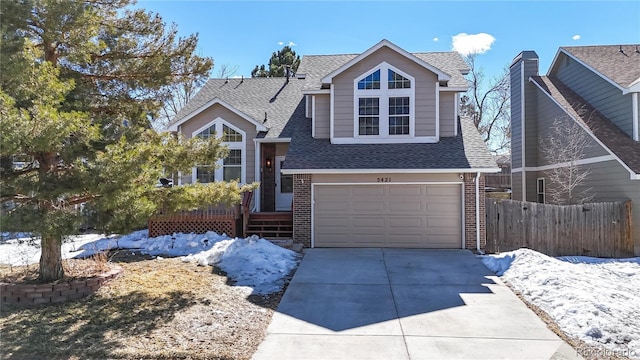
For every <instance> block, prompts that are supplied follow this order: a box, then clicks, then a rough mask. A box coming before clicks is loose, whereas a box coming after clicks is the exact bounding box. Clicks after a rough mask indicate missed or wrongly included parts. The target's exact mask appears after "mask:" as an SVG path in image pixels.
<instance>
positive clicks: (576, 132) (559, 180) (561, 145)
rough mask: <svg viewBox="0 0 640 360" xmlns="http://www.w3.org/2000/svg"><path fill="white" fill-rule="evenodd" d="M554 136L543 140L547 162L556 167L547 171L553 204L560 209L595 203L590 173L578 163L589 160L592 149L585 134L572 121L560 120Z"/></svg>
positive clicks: (555, 126) (547, 189) (556, 124)
mask: <svg viewBox="0 0 640 360" xmlns="http://www.w3.org/2000/svg"><path fill="white" fill-rule="evenodd" d="M550 130H551V135H550V136H549V137H548V138H547V139H546V140H545V139H541V140H540V148H541V149H542V155H543V156H544V158H545V159H546V162H547V163H548V164H550V165H555V166H554V167H553V168H552V169H550V170H547V171H545V176H546V178H547V179H548V180H547V184H546V189H545V192H546V196H547V197H548V198H549V199H550V200H551V201H550V202H551V203H554V204H559V205H571V204H582V203H585V202H589V201H591V200H593V198H594V197H595V193H593V192H592V188H585V186H584V182H585V181H586V179H587V177H588V176H589V174H591V170H590V169H584V168H581V167H580V165H578V163H577V162H578V161H579V160H580V159H583V158H584V157H585V152H584V149H586V148H587V147H588V146H589V137H588V136H587V134H586V133H585V131H584V130H583V129H582V128H581V127H580V126H579V125H578V124H576V123H575V122H574V121H573V120H571V119H569V118H568V117H560V118H556V119H554V121H553V125H552V126H551V129H550Z"/></svg>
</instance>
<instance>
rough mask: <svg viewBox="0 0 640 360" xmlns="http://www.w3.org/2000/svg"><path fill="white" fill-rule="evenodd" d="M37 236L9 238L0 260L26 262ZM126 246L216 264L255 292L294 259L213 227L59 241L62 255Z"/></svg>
mask: <svg viewBox="0 0 640 360" xmlns="http://www.w3.org/2000/svg"><path fill="white" fill-rule="evenodd" d="M39 244H40V240H39V239H26V238H21V239H11V240H7V241H4V242H3V243H1V244H0V264H11V265H26V264H32V263H37V262H38V261H39V259H40V253H41V252H40V247H39ZM111 249H128V250H132V251H139V252H141V253H143V254H148V255H154V256H158V259H161V256H172V257H176V256H180V257H182V259H183V261H194V262H197V263H198V264H200V265H216V266H218V267H219V268H221V269H222V270H223V271H224V272H226V273H227V276H229V278H231V279H232V280H234V281H235V282H236V285H238V286H246V287H251V288H252V289H253V293H254V294H268V293H273V292H277V291H279V290H280V289H282V286H283V285H284V280H285V277H286V276H287V275H288V274H289V273H290V272H291V270H293V269H294V268H295V267H296V266H297V265H298V255H297V254H296V253H295V252H293V251H291V250H287V249H284V248H281V247H279V246H276V245H273V244H272V243H271V242H269V241H267V240H265V239H260V238H258V237H257V236H252V237H249V238H246V239H242V238H234V239H231V238H229V237H228V236H226V235H219V234H217V233H215V232H208V233H206V234H182V233H178V234H173V235H164V236H159V237H155V238H149V237H148V233H147V230H140V231H136V232H133V233H131V234H127V235H123V236H109V237H107V236H104V235H96V234H92V235H78V236H73V237H70V239H69V241H68V242H65V243H64V244H63V246H62V255H63V258H65V259H68V258H73V257H78V258H85V257H89V256H91V255H93V254H96V253H98V252H101V251H105V250H111Z"/></svg>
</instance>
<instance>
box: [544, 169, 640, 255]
mask: <svg viewBox="0 0 640 360" xmlns="http://www.w3.org/2000/svg"><path fill="white" fill-rule="evenodd" d="M584 168H585V169H589V170H590V171H591V173H590V174H589V177H588V179H587V180H586V181H585V183H584V186H583V187H582V188H583V189H588V188H591V190H592V191H591V193H592V194H594V195H595V196H594V198H593V200H592V201H593V202H602V201H624V200H628V199H629V200H631V201H632V206H633V207H634V208H635V209H634V210H633V212H632V216H633V219H632V224H633V229H632V235H633V239H634V243H635V255H636V256H640V211H639V210H638V208H640V180H631V179H630V178H629V172H628V171H627V170H626V169H624V168H623V167H622V165H620V163H619V162H617V161H616V160H611V161H605V162H601V163H595V164H588V165H584ZM539 176H540V177H544V176H545V174H544V172H541V173H539ZM547 181H548V180H547ZM549 186H553V185H552V184H548V185H547V187H549Z"/></svg>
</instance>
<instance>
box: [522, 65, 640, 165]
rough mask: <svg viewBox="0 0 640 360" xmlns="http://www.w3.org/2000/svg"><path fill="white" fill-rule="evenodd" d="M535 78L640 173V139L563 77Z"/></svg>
mask: <svg viewBox="0 0 640 360" xmlns="http://www.w3.org/2000/svg"><path fill="white" fill-rule="evenodd" d="M531 79H532V80H533V81H534V82H535V83H536V84H537V85H538V87H539V88H540V89H542V90H543V91H544V92H545V93H547V94H548V95H549V96H551V97H552V98H553V99H554V100H555V101H556V102H557V103H558V104H560V106H561V107H562V108H563V110H564V111H565V112H566V113H567V114H569V115H570V116H571V117H572V118H574V119H576V121H579V122H580V123H581V124H582V125H583V126H584V127H586V128H587V129H588V131H590V132H591V133H592V134H593V135H594V136H595V137H596V138H598V139H599V140H600V141H601V142H602V143H603V144H604V145H605V146H606V147H607V148H609V150H611V151H612V152H613V153H614V154H615V155H616V156H617V157H618V158H619V159H620V160H621V161H622V162H623V163H624V164H625V165H626V166H627V167H628V168H629V169H631V171H633V172H634V173H636V174H640V143H638V142H636V141H634V140H633V139H631V138H630V137H629V136H628V135H627V134H626V133H625V132H623V131H622V130H621V129H620V128H619V127H617V126H616V125H615V124H614V123H613V122H612V121H611V120H609V119H608V118H607V117H605V116H604V115H602V113H600V112H599V111H598V110H596V109H595V108H594V107H593V106H592V105H591V104H589V103H588V102H587V101H586V100H584V99H583V98H582V97H580V95H578V94H576V93H575V92H574V91H573V90H571V89H570V88H569V87H568V86H566V85H564V84H563V83H562V81H560V80H559V79H557V78H555V77H552V76H533V77H531Z"/></svg>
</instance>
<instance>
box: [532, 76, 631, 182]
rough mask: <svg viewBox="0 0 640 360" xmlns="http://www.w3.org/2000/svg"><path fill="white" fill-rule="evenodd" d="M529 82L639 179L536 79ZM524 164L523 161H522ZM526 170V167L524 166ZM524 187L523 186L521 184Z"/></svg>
mask: <svg viewBox="0 0 640 360" xmlns="http://www.w3.org/2000/svg"><path fill="white" fill-rule="evenodd" d="M529 81H530V82H532V83H533V84H535V85H536V87H538V89H539V90H540V91H541V92H542V93H543V94H545V95H546V96H547V97H548V98H549V99H551V101H553V103H554V104H556V105H557V106H558V107H559V108H560V109H562V111H564V112H565V114H567V115H568V116H569V117H570V118H571V119H572V120H573V121H574V122H575V123H576V124H578V125H579V126H580V127H581V128H582V130H584V131H586V133H587V134H589V136H591V138H592V139H593V140H595V142H597V143H598V145H600V146H601V147H602V148H603V149H604V150H605V151H607V152H608V153H609V154H610V155H611V156H613V157H614V158H615V159H616V160H617V161H618V162H619V163H620V165H622V167H624V168H625V169H626V170H627V171H628V172H629V175H630V178H631V179H632V180H635V179H639V178H640V174H636V173H635V172H633V170H631V168H629V167H628V166H627V164H625V163H624V161H622V160H620V158H619V157H618V156H617V155H616V154H615V153H614V152H613V151H611V149H609V147H607V146H606V145H605V144H604V143H603V142H602V141H600V139H598V137H597V136H595V135H594V134H593V133H592V132H591V130H589V129H588V128H587V127H586V126H585V125H583V124H582V122H581V121H578V120H577V119H576V118H575V117H574V116H573V115H572V114H570V113H569V112H567V110H566V109H565V107H564V106H562V105H561V104H560V103H559V102H558V101H556V99H554V98H553V96H551V94H549V93H548V92H546V91H545V90H544V89H543V88H542V86H540V84H538V83H537V82H536V81H534V80H533V79H531V78H530V79H529ZM523 164H524V163H523ZM525 171H526V168H525ZM523 188H524V186H523Z"/></svg>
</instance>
